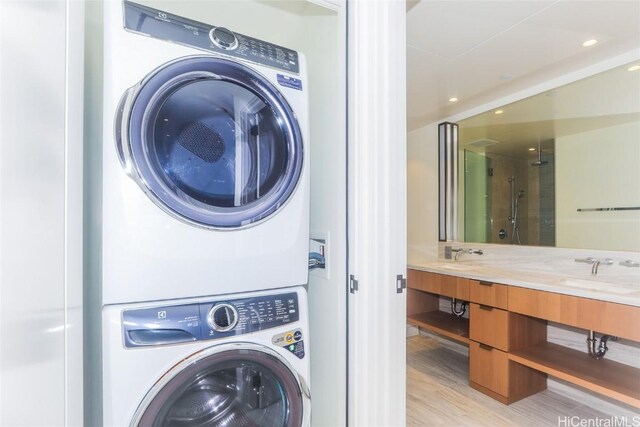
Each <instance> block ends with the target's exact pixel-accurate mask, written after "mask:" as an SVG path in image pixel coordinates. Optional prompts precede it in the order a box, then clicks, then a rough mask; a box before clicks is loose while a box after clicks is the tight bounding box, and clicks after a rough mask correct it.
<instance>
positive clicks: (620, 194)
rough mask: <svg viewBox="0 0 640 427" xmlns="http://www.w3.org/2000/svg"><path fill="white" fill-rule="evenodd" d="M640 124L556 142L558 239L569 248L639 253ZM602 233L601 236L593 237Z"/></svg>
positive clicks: (608, 128) (595, 131)
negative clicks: (587, 210)
mask: <svg viewBox="0 0 640 427" xmlns="http://www.w3.org/2000/svg"><path fill="white" fill-rule="evenodd" d="M639 159H640V121H637V120H636V121H632V122H629V123H624V124H620V125H617V126H610V127H606V128H601V129H596V130H592V131H589V132H583V133H578V134H574V135H570V136H565V137H560V138H557V140H556V165H557V167H556V200H557V202H556V203H557V206H556V218H557V224H556V233H557V234H556V238H557V242H556V243H557V245H558V246H560V247H569V248H598V247H607V248H609V249H613V250H627V251H640V211H623V212H577V209H579V208H609V207H628V206H632V207H640V184H638V183H640V168H639V167H638V161H639ZM594 230H597V233H594Z"/></svg>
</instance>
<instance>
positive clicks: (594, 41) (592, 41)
mask: <svg viewBox="0 0 640 427" xmlns="http://www.w3.org/2000/svg"><path fill="white" fill-rule="evenodd" d="M596 43H598V40H596V39H591V40H587V41H586V42H584V43H582V46H584V47H589V46H593V45H594V44H596Z"/></svg>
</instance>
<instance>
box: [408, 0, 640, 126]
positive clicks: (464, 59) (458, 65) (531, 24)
mask: <svg viewBox="0 0 640 427" xmlns="http://www.w3.org/2000/svg"><path fill="white" fill-rule="evenodd" d="M407 9H408V10H407V87H408V90H407V124H408V128H409V130H412V129H416V128H418V127H420V126H423V125H426V124H429V123H433V122H434V121H437V120H440V119H443V118H446V117H448V116H451V115H454V114H457V113H461V112H464V111H467V110H469V109H471V108H473V107H477V106H480V105H483V104H485V103H487V102H490V101H493V100H495V99H498V98H500V97H502V96H506V95H508V94H512V93H515V92H517V91H520V90H523V89H526V88H529V87H532V86H535V85H537V84H540V83H542V82H545V81H548V80H550V79H553V78H556V77H558V76H562V75H564V74H567V73H570V72H572V71H576V70H580V69H582V68H584V67H587V66H589V65H591V64H594V63H597V62H600V61H604V60H606V59H609V58H612V57H614V56H617V55H620V54H624V53H628V52H632V51H634V50H635V51H637V52H638V57H639V58H640V0H628V1H615V0H603V1H575V0H574V1H572V0H559V1H544V0H535V1H517V0H510V1H484V0H476V1H462V0H461V1H458V0H449V1H434V0H420V1H416V0H411V1H409V2H408V3H407ZM590 39H597V40H598V43H597V44H596V45H594V46H591V47H583V46H582V43H583V42H584V41H586V40H590ZM505 76H506V77H505ZM509 76H510V77H509ZM501 77H502V78H501ZM451 97H457V98H458V99H459V101H458V102H456V103H451V102H449V98H451Z"/></svg>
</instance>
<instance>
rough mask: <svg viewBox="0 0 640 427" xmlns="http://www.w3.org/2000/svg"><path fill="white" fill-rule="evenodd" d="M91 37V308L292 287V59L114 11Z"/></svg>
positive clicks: (298, 80) (174, 19)
mask: <svg viewBox="0 0 640 427" xmlns="http://www.w3.org/2000/svg"><path fill="white" fill-rule="evenodd" d="M193 5H194V8H195V7H213V8H215V7H216V4H215V2H194V3H193ZM104 25H105V33H104V104H103V151H102V168H103V171H102V184H101V185H102V198H101V200H102V207H101V209H102V301H103V304H105V305H106V304H118V303H125V302H138V301H158V300H163V299H176V298H185V297H187V298H188V297H196V296H204V295H214V294H225V293H237V292H245V291H253V290H261V289H272V288H279V287H286V286H295V285H302V284H306V282H307V268H308V261H307V258H308V246H309V239H308V238H309V159H308V149H307V144H308V120H307V115H308V99H307V79H306V69H305V60H304V57H303V55H302V54H301V53H300V52H296V51H294V50H291V49H288V48H285V47H282V46H277V45H274V44H272V43H269V42H266V41H262V40H257V39H254V38H252V37H249V36H246V35H242V34H238V33H234V32H232V31H231V30H229V29H226V28H222V27H216V26H215V23H213V24H205V23H202V22H197V21H194V20H191V19H186V18H183V17H180V16H175V15H172V14H170V13H167V12H164V11H161V10H156V9H152V8H149V7H145V6H142V5H138V4H136V3H131V2H126V1H125V2H121V1H107V2H105V9H104Z"/></svg>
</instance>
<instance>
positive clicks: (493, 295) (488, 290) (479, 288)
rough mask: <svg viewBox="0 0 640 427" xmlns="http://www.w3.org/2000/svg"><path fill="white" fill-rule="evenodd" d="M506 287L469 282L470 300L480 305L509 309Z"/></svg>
mask: <svg viewBox="0 0 640 427" xmlns="http://www.w3.org/2000/svg"><path fill="white" fill-rule="evenodd" d="M508 289H509V287H508V286H506V285H498V284H497V283H491V282H483V281H478V280H470V281H469V300H470V301H472V302H476V303H478V304H484V305H489V306H491V307H497V308H502V309H504V310H506V309H507V290H508Z"/></svg>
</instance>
